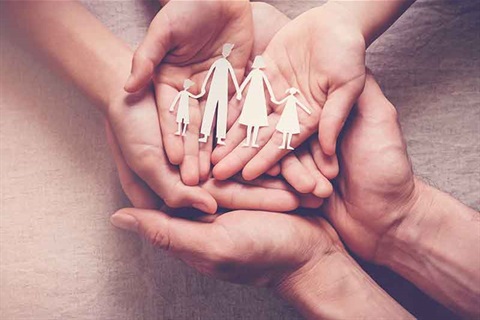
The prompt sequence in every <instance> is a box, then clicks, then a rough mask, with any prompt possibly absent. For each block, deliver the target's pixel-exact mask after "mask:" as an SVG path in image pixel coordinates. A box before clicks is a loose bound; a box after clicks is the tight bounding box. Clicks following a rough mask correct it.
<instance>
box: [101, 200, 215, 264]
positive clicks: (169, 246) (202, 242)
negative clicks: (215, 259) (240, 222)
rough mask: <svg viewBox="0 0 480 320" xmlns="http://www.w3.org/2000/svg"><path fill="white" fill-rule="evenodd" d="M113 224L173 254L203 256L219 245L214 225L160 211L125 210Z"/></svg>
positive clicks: (115, 218)
mask: <svg viewBox="0 0 480 320" xmlns="http://www.w3.org/2000/svg"><path fill="white" fill-rule="evenodd" d="M110 221H111V223H112V224H113V225H114V226H115V227H117V228H120V229H124V230H128V231H133V232H136V233H138V234H139V235H141V236H143V237H144V238H145V239H147V240H148V241H149V242H150V243H152V244H153V245H154V246H156V247H158V248H160V249H162V250H166V251H170V252H171V253H173V254H182V253H187V254H189V255H190V254H197V255H198V254H202V253H204V252H206V251H208V248H209V247H210V246H211V244H214V243H216V241H214V240H215V239H213V238H214V235H215V232H214V230H213V229H214V226H213V225H212V224H210V223H205V222H198V221H191V220H186V219H182V218H176V217H172V216H169V215H167V214H166V213H164V212H162V211H158V210H147V209H134V208H124V209H120V210H118V211H117V212H115V214H113V215H112V216H111V218H110Z"/></svg>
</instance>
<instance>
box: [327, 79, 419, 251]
mask: <svg viewBox="0 0 480 320" xmlns="http://www.w3.org/2000/svg"><path fill="white" fill-rule="evenodd" d="M338 157H339V161H340V173H339V176H338V177H337V179H336V181H335V188H334V193H333V195H332V196H331V197H330V198H329V199H328V200H327V201H326V203H325V205H324V209H325V212H326V213H327V214H328V217H329V218H330V219H331V221H332V223H333V225H334V226H335V229H336V230H337V231H338V232H339V234H340V235H341V237H342V239H343V240H344V241H345V243H346V244H347V245H348V246H349V247H350V248H351V249H352V250H353V251H354V252H355V253H357V254H358V255H360V256H362V257H363V258H365V259H367V260H375V255H376V253H377V251H378V250H379V246H380V245H381V243H382V239H386V238H388V234H389V233H391V232H394V231H395V228H396V227H397V226H398V225H399V224H400V223H401V221H402V220H403V219H404V218H405V215H406V213H408V212H409V211H410V207H411V206H412V205H413V204H414V202H415V201H416V198H417V191H418V190H417V188H416V184H415V179H414V176H413V171H412V168H411V164H410V161H409V159H408V155H407V149H406V145H405V141H404V139H403V137H402V132H401V129H400V126H399V123H398V119H397V113H396V110H395V107H394V106H393V105H392V104H391V103H390V102H389V101H388V100H387V99H386V98H385V96H384V95H383V93H382V91H381V90H380V87H379V86H378V84H377V83H376V82H375V80H374V79H373V77H372V76H371V75H369V76H367V81H366V85H365V89H364V91H363V93H362V95H361V96H360V98H359V100H358V103H357V107H356V108H355V109H354V112H353V114H352V116H351V121H350V122H349V123H348V124H347V127H346V129H345V133H344V135H343V137H341V142H340V150H339V155H338Z"/></svg>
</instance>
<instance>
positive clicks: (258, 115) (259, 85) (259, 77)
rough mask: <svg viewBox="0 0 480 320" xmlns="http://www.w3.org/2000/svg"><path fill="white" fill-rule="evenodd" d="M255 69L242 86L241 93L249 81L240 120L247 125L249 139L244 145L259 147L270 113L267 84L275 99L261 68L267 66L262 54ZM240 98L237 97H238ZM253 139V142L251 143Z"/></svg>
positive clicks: (254, 65) (257, 59) (258, 57)
mask: <svg viewBox="0 0 480 320" xmlns="http://www.w3.org/2000/svg"><path fill="white" fill-rule="evenodd" d="M252 67H253V68H254V69H253V70H252V71H251V72H250V73H249V74H248V76H247V78H246V79H245V81H244V82H243V83H242V85H241V87H240V90H239V91H240V94H241V93H242V91H243V90H244V89H245V87H246V86H247V84H248V83H250V86H249V87H248V91H247V96H246V98H245V103H244V104H243V108H242V113H241V114H240V118H239V119H238V122H239V123H240V124H243V125H245V126H247V139H246V140H245V143H244V146H252V147H254V148H258V147H259V146H258V145H257V137H258V130H259V128H260V127H268V115H267V100H266V97H265V86H266V87H267V89H268V92H269V94H270V97H271V98H272V99H275V97H274V95H273V90H272V87H271V85H270V82H269V81H268V78H267V76H266V75H265V73H264V72H263V71H262V70H261V68H264V67H265V64H264V62H263V59H262V57H261V56H257V57H256V58H255V61H254V63H253V66H252ZM238 98H240V96H239V97H237V99H238ZM252 131H253V139H251V133H252ZM250 140H251V144H250Z"/></svg>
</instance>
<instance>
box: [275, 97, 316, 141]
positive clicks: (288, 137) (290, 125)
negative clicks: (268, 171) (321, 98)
mask: <svg viewBox="0 0 480 320" xmlns="http://www.w3.org/2000/svg"><path fill="white" fill-rule="evenodd" d="M299 92H300V91H298V89H296V88H290V89H288V90H287V91H286V92H285V93H288V96H287V97H286V98H285V99H283V100H282V101H274V103H276V104H278V105H280V104H283V103H285V107H284V108H283V112H282V115H281V117H280V120H279V121H278V123H277V127H276V129H277V130H278V131H280V132H281V133H283V141H282V145H280V146H279V147H278V148H279V149H288V150H293V149H294V148H293V147H292V146H291V145H290V143H291V142H292V136H293V135H294V134H299V133H300V123H299V121H298V113H297V106H299V107H300V108H302V109H303V110H304V111H305V112H306V113H308V114H312V111H310V109H308V108H307V107H306V106H305V105H304V104H302V103H301V102H300V101H299V100H298V99H297V98H296V97H295V94H297V93H299Z"/></svg>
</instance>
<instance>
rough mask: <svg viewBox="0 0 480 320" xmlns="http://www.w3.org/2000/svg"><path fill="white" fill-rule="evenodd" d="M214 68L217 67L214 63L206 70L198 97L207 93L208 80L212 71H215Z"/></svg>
mask: <svg viewBox="0 0 480 320" xmlns="http://www.w3.org/2000/svg"><path fill="white" fill-rule="evenodd" d="M216 67H217V64H216V63H214V64H212V66H211V67H210V69H208V72H207V75H206V76H205V80H203V84H202V90H201V91H200V94H199V96H200V97H201V96H203V95H204V94H205V92H207V83H208V79H210V77H211V76H212V73H213V70H215V68H216Z"/></svg>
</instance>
